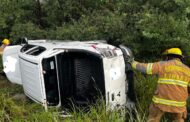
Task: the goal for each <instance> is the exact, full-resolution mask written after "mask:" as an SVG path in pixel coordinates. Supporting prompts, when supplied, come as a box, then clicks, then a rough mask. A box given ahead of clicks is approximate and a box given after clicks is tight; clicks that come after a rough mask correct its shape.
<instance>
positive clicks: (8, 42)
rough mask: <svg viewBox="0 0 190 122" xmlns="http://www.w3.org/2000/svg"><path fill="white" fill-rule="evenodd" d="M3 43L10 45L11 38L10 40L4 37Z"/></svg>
mask: <svg viewBox="0 0 190 122" xmlns="http://www.w3.org/2000/svg"><path fill="white" fill-rule="evenodd" d="M2 43H3V44H5V45H9V44H10V40H8V39H3V41H2Z"/></svg>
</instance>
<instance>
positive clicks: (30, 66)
mask: <svg viewBox="0 0 190 122" xmlns="http://www.w3.org/2000/svg"><path fill="white" fill-rule="evenodd" d="M27 57H29V56H26V55H20V57H19V62H20V69H21V77H22V81H23V88H24V92H25V94H26V95H27V96H28V97H30V98H31V99H32V100H34V101H36V102H38V103H41V104H43V106H44V107H47V102H46V95H45V90H44V89H45V88H44V81H43V77H42V68H41V67H42V66H41V63H40V61H39V62H34V61H33V60H30V59H29V58H27ZM33 58H34V57H33Z"/></svg>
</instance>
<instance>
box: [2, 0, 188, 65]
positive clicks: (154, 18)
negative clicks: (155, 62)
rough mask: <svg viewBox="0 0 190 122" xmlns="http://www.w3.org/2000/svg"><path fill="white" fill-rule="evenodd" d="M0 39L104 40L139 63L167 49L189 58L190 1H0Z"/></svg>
mask: <svg viewBox="0 0 190 122" xmlns="http://www.w3.org/2000/svg"><path fill="white" fill-rule="evenodd" d="M0 3H1V4H0V39H1V40H2V39H3V38H9V39H11V40H12V41H13V43H17V42H18V40H19V39H20V38H21V37H27V38H28V39H52V40H81V41H85V40H106V41H107V42H108V43H110V44H113V45H116V46H117V45H119V44H121V43H123V44H125V45H126V46H128V47H130V48H131V49H132V50H133V52H134V53H135V56H136V58H137V59H144V60H149V59H158V57H160V54H161V52H163V51H164V50H165V49H166V48H169V47H179V48H181V49H182V50H183V52H184V54H185V56H186V57H187V58H186V59H187V60H186V61H187V62H189V61H190V58H189V57H188V56H190V51H189V50H190V48H189V47H190V34H189V32H190V1H189V0H157V1H155V0H0Z"/></svg>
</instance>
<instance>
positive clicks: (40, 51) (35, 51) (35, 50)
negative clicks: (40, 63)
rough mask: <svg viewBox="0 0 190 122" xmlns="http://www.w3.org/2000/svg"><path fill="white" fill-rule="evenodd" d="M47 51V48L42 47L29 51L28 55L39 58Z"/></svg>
mask: <svg viewBox="0 0 190 122" xmlns="http://www.w3.org/2000/svg"><path fill="white" fill-rule="evenodd" d="M45 50H46V48H44V47H41V46H37V47H36V48H34V49H32V50H30V51H28V52H27V53H26V54H28V55H33V56H38V55H40V54H41V53H42V52H44V51H45Z"/></svg>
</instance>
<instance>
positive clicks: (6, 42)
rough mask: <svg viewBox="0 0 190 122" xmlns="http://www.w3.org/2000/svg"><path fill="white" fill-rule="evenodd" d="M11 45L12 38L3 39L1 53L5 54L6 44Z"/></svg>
mask: <svg viewBox="0 0 190 122" xmlns="http://www.w3.org/2000/svg"><path fill="white" fill-rule="evenodd" d="M8 45H10V40H8V39H3V41H2V45H1V47H0V55H2V54H3V50H4V49H5V47H6V46H8Z"/></svg>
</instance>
